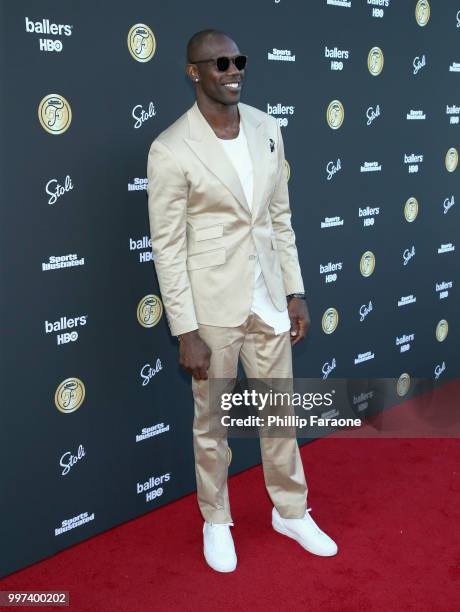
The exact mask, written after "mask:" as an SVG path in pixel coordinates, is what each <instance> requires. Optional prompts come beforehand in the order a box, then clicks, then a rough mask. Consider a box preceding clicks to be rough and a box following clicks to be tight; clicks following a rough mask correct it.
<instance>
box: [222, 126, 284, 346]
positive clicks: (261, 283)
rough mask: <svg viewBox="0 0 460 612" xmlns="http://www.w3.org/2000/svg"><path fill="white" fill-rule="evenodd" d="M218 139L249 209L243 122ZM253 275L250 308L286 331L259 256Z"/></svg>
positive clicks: (248, 164) (249, 174) (250, 187)
mask: <svg viewBox="0 0 460 612" xmlns="http://www.w3.org/2000/svg"><path fill="white" fill-rule="evenodd" d="M218 141H219V142H220V143H221V145H222V147H223V148H224V150H225V153H226V154H227V156H228V158H229V160H230V161H231V163H232V164H233V166H234V168H235V170H236V172H237V174H238V176H239V179H240V182H241V185H242V187H243V190H244V195H245V196H246V200H247V201H248V204H249V208H250V210H252V196H253V187H254V174H253V167H252V160H251V156H250V153H249V148H248V143H247V140H246V135H245V133H244V130H243V124H242V123H241V122H240V132H239V134H238V136H237V137H236V138H233V139H231V140H224V139H223V138H218ZM254 277H255V278H254V295H253V301H252V306H251V310H252V311H253V312H255V313H256V314H258V315H259V317H261V318H262V319H263V321H265V323H267V324H268V325H270V326H271V327H273V329H274V330H275V334H281V333H282V332H285V331H288V330H289V329H290V327H291V322H290V320H289V315H288V311H287V308H285V309H284V310H283V311H280V310H278V309H277V308H275V306H274V304H273V302H272V299H271V297H270V294H269V293H268V289H267V285H266V284H265V279H264V275H263V273H262V268H261V267H260V263H259V258H257V259H256V265H255V269H254Z"/></svg>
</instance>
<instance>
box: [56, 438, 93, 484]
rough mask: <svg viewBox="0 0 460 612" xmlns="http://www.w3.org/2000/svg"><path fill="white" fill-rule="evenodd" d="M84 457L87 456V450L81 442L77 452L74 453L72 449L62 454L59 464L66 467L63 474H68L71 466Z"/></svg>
mask: <svg viewBox="0 0 460 612" xmlns="http://www.w3.org/2000/svg"><path fill="white" fill-rule="evenodd" d="M83 457H86V451H85V448H84V446H82V445H81V444H80V446H79V447H78V450H77V454H76V455H73V454H72V453H71V452H70V451H67V452H66V453H64V454H63V455H61V459H60V460H59V465H60V466H61V467H62V468H64V469H63V470H62V472H61V476H66V475H67V474H68V473H69V472H70V470H71V468H73V466H74V465H75V464H76V463H78V462H79V461H80V460H81V459H83Z"/></svg>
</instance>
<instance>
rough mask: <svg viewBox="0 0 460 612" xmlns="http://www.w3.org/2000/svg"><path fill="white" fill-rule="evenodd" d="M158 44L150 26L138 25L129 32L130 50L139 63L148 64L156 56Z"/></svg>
mask: <svg viewBox="0 0 460 612" xmlns="http://www.w3.org/2000/svg"><path fill="white" fill-rule="evenodd" d="M156 48H157V42H156V40H155V36H154V34H153V32H152V30H151V29H150V28H149V26H147V25H145V23H136V25H133V27H132V28H131V29H130V31H129V32H128V49H129V52H130V53H131V57H133V58H134V59H135V60H136V61H137V62H148V61H150V60H151V59H152V57H153V56H154V55H155V51H156Z"/></svg>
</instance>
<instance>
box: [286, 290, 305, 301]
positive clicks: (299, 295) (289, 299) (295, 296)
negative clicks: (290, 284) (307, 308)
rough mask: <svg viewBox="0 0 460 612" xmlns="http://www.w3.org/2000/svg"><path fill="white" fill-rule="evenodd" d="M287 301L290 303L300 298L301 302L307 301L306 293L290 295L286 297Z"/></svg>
mask: <svg viewBox="0 0 460 612" xmlns="http://www.w3.org/2000/svg"><path fill="white" fill-rule="evenodd" d="M286 298H287V301H288V302H290V301H291V300H292V298H299V299H300V300H306V299H307V298H306V296H305V293H300V292H299V293H290V294H289V295H287V296H286Z"/></svg>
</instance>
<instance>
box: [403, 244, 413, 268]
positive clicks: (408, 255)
mask: <svg viewBox="0 0 460 612" xmlns="http://www.w3.org/2000/svg"><path fill="white" fill-rule="evenodd" d="M402 257H403V266H407V264H408V263H409V262H410V260H411V259H412V258H413V257H415V246H414V245H412V246H411V248H410V249H404V251H403V254H402Z"/></svg>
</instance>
